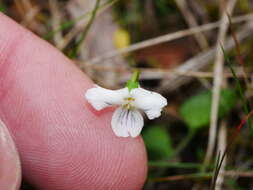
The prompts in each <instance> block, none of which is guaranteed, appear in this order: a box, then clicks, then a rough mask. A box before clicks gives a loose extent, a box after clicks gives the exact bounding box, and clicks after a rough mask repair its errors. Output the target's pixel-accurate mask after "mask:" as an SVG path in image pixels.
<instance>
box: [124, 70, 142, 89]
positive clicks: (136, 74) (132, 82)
mask: <svg viewBox="0 0 253 190" xmlns="http://www.w3.org/2000/svg"><path fill="white" fill-rule="evenodd" d="M139 76H140V71H139V70H137V69H136V70H135V71H134V73H133V75H132V77H131V79H130V80H128V81H127V84H126V87H127V88H128V90H129V92H130V91H131V90H133V89H135V88H138V87H139V82H138V80H139Z"/></svg>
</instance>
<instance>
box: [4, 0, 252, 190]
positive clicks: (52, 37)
mask: <svg viewBox="0 0 253 190" xmlns="http://www.w3.org/2000/svg"><path fill="white" fill-rule="evenodd" d="M252 10H253V2H252V1H250V0H238V1H236V0H219V1H217V0H216V1H215V0H205V1H201V0H142V1H141V0H0V11H2V12H4V13H5V14H7V15H9V16H10V17H12V18H13V19H15V20H16V21H17V22H18V23H20V24H21V25H23V26H24V27H26V28H28V29H29V30H31V31H32V32H34V33H36V34H37V35H38V36H40V37H41V38H44V39H45V40H47V41H48V42H49V43H51V44H52V45H53V46H55V47H56V48H58V49H59V50H60V51H62V52H63V53H64V54H65V55H66V56H68V57H70V58H71V59H72V60H73V62H74V63H75V64H76V65H77V66H78V67H79V68H80V69H82V70H83V71H84V72H85V73H86V74H87V75H89V76H90V77H91V78H92V79H93V80H94V81H95V82H96V83H98V84H100V85H101V86H104V87H106V88H112V89H117V88H120V87H122V86H123V85H124V83H125V82H126V81H127V80H128V79H129V77H130V75H131V71H132V70H133V69H134V68H139V69H140V70H141V71H142V74H141V81H140V82H141V85H142V86H143V87H144V88H147V89H150V90H153V91H158V92H160V93H162V94H163V96H165V97H166V98H167V99H168V106H167V107H166V108H165V109H164V112H163V114H162V117H160V118H159V119H156V120H154V121H148V120H146V122H145V127H144V130H143V132H142V135H143V138H144V141H145V144H146V147H147V152H148V158H149V173H148V179H147V181H146V184H145V187H144V188H143V189H144V190H154V189H155V190H165V189H166V190H167V189H177V190H181V189H182V190H185V189H201V190H203V189H210V187H211V186H212V185H211V180H212V177H213V176H214V171H218V170H217V162H216V160H217V158H218V152H220V153H221V155H222V154H223V153H224V151H225V148H226V147H227V145H232V146H229V149H228V152H227V154H226V157H225V159H224V160H223V165H222V166H221V168H220V170H219V172H218V173H219V176H218V178H217V180H216V185H214V188H215V189H217V190H219V189H229V190H249V189H253V180H252V178H253V170H252V166H253V159H252V156H251V155H252V153H253V141H252V137H253V128H251V124H250V123H251V122H248V124H249V125H245V126H243V128H242V129H241V130H240V131H239V133H238V134H236V133H234V131H235V130H236V128H237V127H238V126H239V123H240V121H242V120H243V118H244V117H245V115H247V114H248V113H249V112H250V110H252V107H251V101H252V95H253V91H252V87H253V84H252V69H253V67H252V64H251V63H252V60H253V59H252V58H253V56H252V55H253V54H252V50H253V43H252V42H253V38H252V30H253V14H252ZM229 16H230V18H231V23H230V24H229V22H228V17H229ZM221 47H224V49H225V52H224V53H225V55H224V53H222V50H221ZM231 69H232V70H233V71H234V75H233V73H232V72H231ZM233 134H236V135H233ZM218 163H219V162H218ZM22 189H23V190H35V188H33V187H30V186H29V185H28V184H27V183H25V182H23V186H22Z"/></svg>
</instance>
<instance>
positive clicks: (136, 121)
mask: <svg viewBox="0 0 253 190" xmlns="http://www.w3.org/2000/svg"><path fill="white" fill-rule="evenodd" d="M111 125H112V130H113V132H114V133H115V135H116V136H118V137H128V136H131V137H137V136H138V135H139V134H140V132H141V129H142V127H143V125H144V121H143V117H142V115H141V114H140V112H139V111H137V110H129V109H124V108H122V107H119V108H117V109H116V110H115V112H114V113H113V116H112V121H111Z"/></svg>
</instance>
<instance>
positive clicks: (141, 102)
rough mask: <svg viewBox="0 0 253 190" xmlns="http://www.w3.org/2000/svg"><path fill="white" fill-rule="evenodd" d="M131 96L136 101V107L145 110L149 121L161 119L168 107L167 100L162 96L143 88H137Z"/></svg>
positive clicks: (132, 91)
mask: <svg viewBox="0 0 253 190" xmlns="http://www.w3.org/2000/svg"><path fill="white" fill-rule="evenodd" d="M130 94H131V96H132V97H133V98H134V99H135V101H134V106H135V107H136V108H139V109H141V110H143V111H144V112H145V113H146V114H147V116H148V118H149V119H154V118H157V117H159V116H160V115H161V111H162V108H163V107H164V106H166V105H167V100H166V98H164V97H163V96H162V95H160V94H158V93H156V92H151V91H148V90H145V89H143V88H135V89H133V90H131V92H130Z"/></svg>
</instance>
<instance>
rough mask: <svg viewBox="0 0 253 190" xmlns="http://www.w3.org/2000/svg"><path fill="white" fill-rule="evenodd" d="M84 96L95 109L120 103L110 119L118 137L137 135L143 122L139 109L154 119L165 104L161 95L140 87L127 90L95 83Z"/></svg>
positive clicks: (165, 101)
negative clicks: (107, 87) (110, 88)
mask: <svg viewBox="0 0 253 190" xmlns="http://www.w3.org/2000/svg"><path fill="white" fill-rule="evenodd" d="M85 97H86V99H87V100H88V102H89V103H90V104H91V105H92V106H93V107H94V108H95V109H96V110H101V109H103V108H106V107H108V106H113V105H120V106H119V107H118V108H117V109H116V110H115V112H114V113H113V116H112V121H111V126H112V129H113V131H114V133H115V134H116V135H117V136H119V137H128V136H131V137H137V136H138V135H139V134H140V132H141V129H142V127H143V125H144V122H143V117H142V115H141V113H140V112H139V110H142V111H144V112H145V113H146V115H147V116H148V118H149V119H154V118H157V117H159V116H160V115H161V111H162V108H163V107H164V106H166V105H167V100H166V99H165V98H164V97H163V96H161V95H160V94H158V93H156V92H151V91H148V90H145V89H143V88H140V87H138V88H134V89H132V90H131V91H130V92H129V90H128V88H127V87H126V88H122V89H119V90H108V89H105V88H102V87H100V86H97V85H96V86H95V87H94V88H90V89H88V90H87V92H86V94H85Z"/></svg>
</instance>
